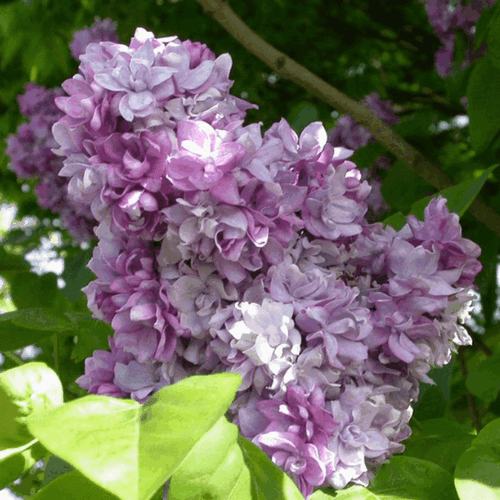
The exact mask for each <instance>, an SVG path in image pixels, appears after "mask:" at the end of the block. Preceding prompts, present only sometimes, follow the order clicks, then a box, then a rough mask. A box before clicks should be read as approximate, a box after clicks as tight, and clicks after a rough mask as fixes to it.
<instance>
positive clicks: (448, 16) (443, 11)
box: [421, 0, 496, 78]
mask: <svg viewBox="0 0 500 500" xmlns="http://www.w3.org/2000/svg"><path fill="white" fill-rule="evenodd" d="M421 1H422V2H423V3H424V4H425V8H426V10H427V16H428V17H429V22H430V24H431V26H432V27H433V28H434V30H435V32H436V34H437V36H438V37H439V39H440V41H441V43H442V44H443V45H442V47H441V48H440V49H439V50H438V51H437V52H436V54H435V57H434V59H435V66H436V70H437V72H438V74H439V75H440V76H441V77H443V78H444V77H445V76H447V75H449V74H450V72H451V70H452V66H453V58H454V45H455V37H456V32H457V30H461V31H463V32H464V33H465V35H466V37H467V42H468V45H467V47H466V49H465V54H464V60H463V63H462V68H461V69H464V68H465V67H467V66H468V65H469V64H470V63H471V62H472V61H473V60H475V59H477V58H478V57H479V56H481V55H482V54H483V53H484V51H485V46H484V44H483V46H482V47H479V48H478V49H477V50H476V51H474V48H473V47H474V27H475V24H476V22H477V20H478V19H479V17H480V16H481V13H482V11H483V10H484V9H487V8H489V7H491V6H492V5H493V4H494V3H495V1H496V0H474V1H471V2H469V3H468V4H467V5H464V4H463V3H462V1H461V0H459V1H458V2H456V4H454V5H451V2H449V0H421Z"/></svg>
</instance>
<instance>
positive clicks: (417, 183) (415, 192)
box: [381, 160, 433, 214]
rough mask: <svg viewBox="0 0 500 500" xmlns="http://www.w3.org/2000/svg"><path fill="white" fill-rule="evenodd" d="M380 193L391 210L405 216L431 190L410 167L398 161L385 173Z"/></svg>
mask: <svg viewBox="0 0 500 500" xmlns="http://www.w3.org/2000/svg"><path fill="white" fill-rule="evenodd" d="M381 191H382V196H383V197H384V199H385V200H386V201H387V203H388V204H389V206H390V207H391V208H392V209H394V210H397V211H400V212H402V213H405V214H406V213H408V212H409V211H410V209H411V205H412V203H413V202H414V201H415V200H419V199H420V198H423V197H424V196H426V195H428V194H429V193H430V192H432V191H433V188H432V186H431V185H430V184H428V183H427V182H426V181H425V180H423V179H422V178H421V177H419V176H418V175H417V174H416V173H415V172H414V171H413V170H411V169H410V167H408V166H407V165H405V164H404V163H403V162H402V161H399V160H398V161H396V162H394V164H393V165H391V168H390V169H389V170H388V171H387V173H386V175H385V179H384V182H383V184H382V187H381Z"/></svg>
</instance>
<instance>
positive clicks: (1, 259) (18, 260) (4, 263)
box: [0, 247, 29, 272]
mask: <svg viewBox="0 0 500 500" xmlns="http://www.w3.org/2000/svg"><path fill="white" fill-rule="evenodd" d="M26 270H29V264H28V263H27V262H26V261H25V260H24V259H23V258H22V257H21V256H19V255H13V254H11V253H9V252H7V251H6V250H5V249H4V248H3V247H0V272H4V271H8V272H11V271H26Z"/></svg>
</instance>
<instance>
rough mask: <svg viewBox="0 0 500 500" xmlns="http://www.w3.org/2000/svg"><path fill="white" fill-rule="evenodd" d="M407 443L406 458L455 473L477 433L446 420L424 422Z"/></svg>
mask: <svg viewBox="0 0 500 500" xmlns="http://www.w3.org/2000/svg"><path fill="white" fill-rule="evenodd" d="M419 427H420V428H416V427H415V428H414V429H413V434H412V435H411V437H410V438H409V439H408V440H406V441H405V443H404V445H405V453H404V454H405V456H409V457H415V458H420V459H422V460H428V461H430V462H434V463H435V464H438V465H440V466H441V467H442V468H443V469H445V470H447V471H448V472H450V473H453V471H454V469H455V465H456V463H457V460H458V457H459V456H460V455H461V454H462V453H463V452H464V451H465V450H466V449H467V448H469V446H470V445H471V443H472V441H473V440H474V438H475V435H476V431H475V430H474V429H473V428H472V427H469V426H467V425H463V424H460V423H458V422H455V421H453V420H448V419H444V418H439V419H430V420H424V421H422V422H421V423H420V426H419Z"/></svg>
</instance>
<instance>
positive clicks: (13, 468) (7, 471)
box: [0, 439, 46, 490]
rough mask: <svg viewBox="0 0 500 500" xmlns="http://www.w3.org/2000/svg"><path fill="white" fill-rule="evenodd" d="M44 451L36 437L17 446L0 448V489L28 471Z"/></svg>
mask: <svg viewBox="0 0 500 500" xmlns="http://www.w3.org/2000/svg"><path fill="white" fill-rule="evenodd" d="M45 451H46V450H45V448H44V447H43V446H42V445H41V444H40V443H39V442H38V440H37V439H34V440H33V441H31V442H29V443H27V444H25V445H23V446H20V447H19V448H9V449H4V450H0V490H1V489H3V488H5V487H7V486H9V485H10V484H12V483H13V482H14V481H15V480H16V479H18V478H19V477H21V476H22V475H23V474H24V473H25V472H27V471H29V470H30V469H31V467H33V465H34V464H35V462H36V461H37V460H40V458H42V457H43V455H44V454H45Z"/></svg>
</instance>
